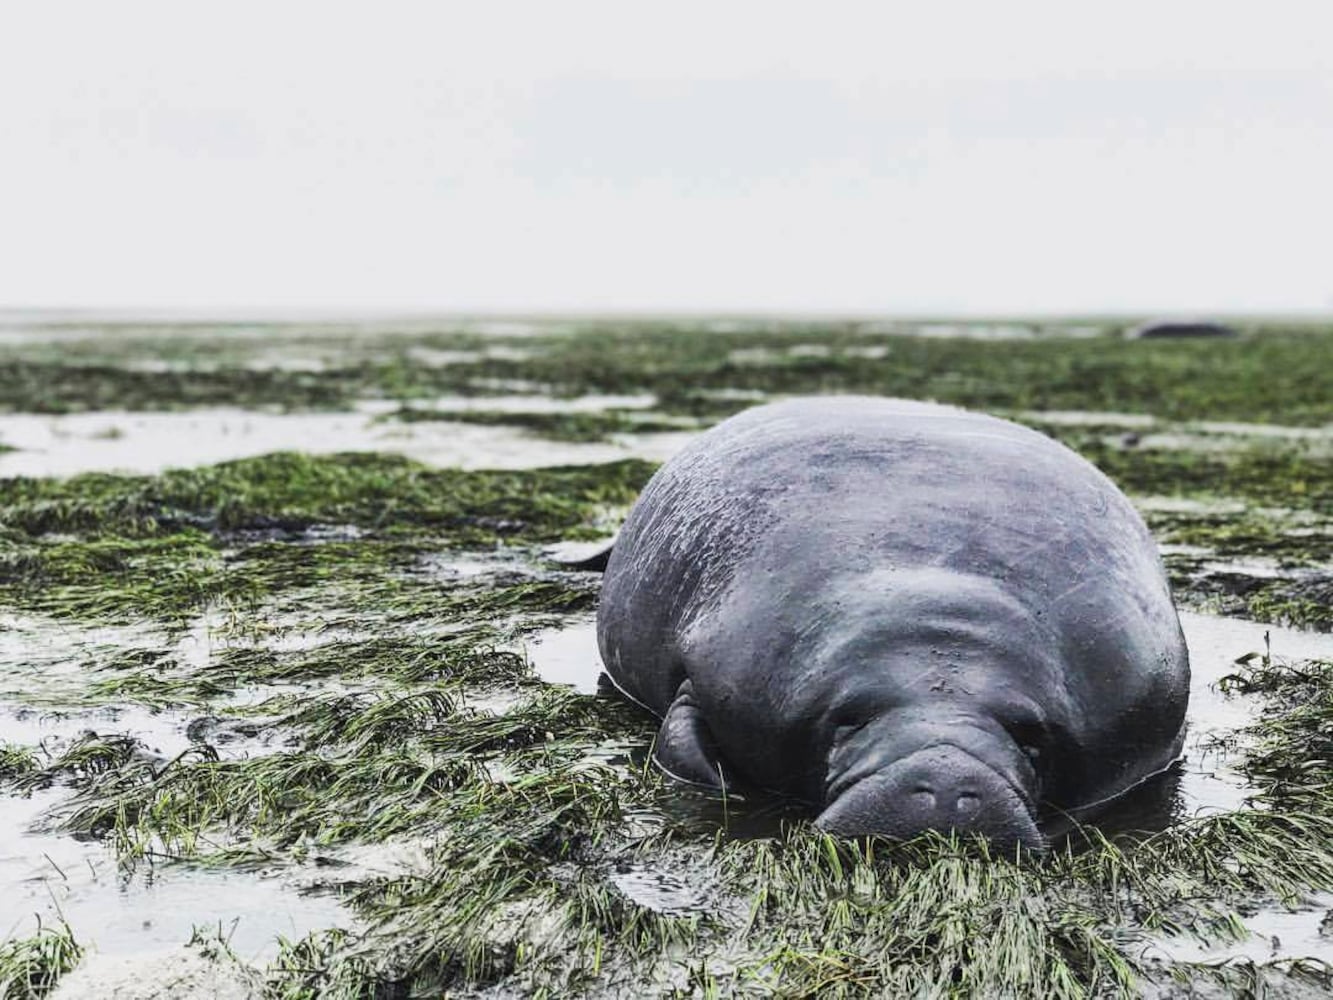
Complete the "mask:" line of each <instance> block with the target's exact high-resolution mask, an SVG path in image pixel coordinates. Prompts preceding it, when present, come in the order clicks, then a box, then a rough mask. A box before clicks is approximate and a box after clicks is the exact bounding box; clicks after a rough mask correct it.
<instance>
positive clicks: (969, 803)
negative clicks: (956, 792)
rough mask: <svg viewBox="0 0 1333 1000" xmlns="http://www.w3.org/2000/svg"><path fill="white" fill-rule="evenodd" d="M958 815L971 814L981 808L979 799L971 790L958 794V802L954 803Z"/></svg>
mask: <svg viewBox="0 0 1333 1000" xmlns="http://www.w3.org/2000/svg"><path fill="white" fill-rule="evenodd" d="M955 808H956V809H957V810H958V815H959V816H971V815H972V814H973V813H975V812H976V811H977V810H978V809H980V808H981V799H979V798H978V797H977V796H976V795H974V794H973V793H971V792H964V793H963V794H962V795H960V796H958V802H957V803H956V805H955Z"/></svg>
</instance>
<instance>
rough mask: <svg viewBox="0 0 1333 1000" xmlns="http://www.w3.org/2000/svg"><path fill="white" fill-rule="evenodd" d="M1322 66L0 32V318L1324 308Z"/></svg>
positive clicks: (397, 36)
mask: <svg viewBox="0 0 1333 1000" xmlns="http://www.w3.org/2000/svg"><path fill="white" fill-rule="evenodd" d="M650 12H651V13H650ZM1330 53H1333V4H1330V3H1328V0H1311V2H1283V0H1269V2H1267V3H1262V4H1260V3H1254V2H1248V0H1247V2H1244V3H1239V2H1231V0H1209V2H1196V0H1151V2H1137V0H1129V2H1127V0H1119V2H1117V3H1114V4H1090V3H1070V2H1068V0H1060V2H1050V3H1045V2H1021V0H1000V2H997V0H983V2H974V3H949V2H933V3H929V4H926V3H911V4H907V3H890V2H883V0H881V2H877V3H838V2H828V0H825V2H819V3H815V2H810V0H807V2H805V3H800V4H788V3H778V2H773V0H768V2H754V3H751V2H738V0H711V2H708V3H691V2H680V0H675V2H672V3H670V4H665V3H659V4H651V5H650V4H646V3H633V2H626V0H621V2H616V3H586V2H577V0H558V2H554V0H542V2H532V3H518V2H514V3H503V2H492V3H446V2H431V3H394V2H378V3H369V2H366V3H360V4H355V5H352V4H338V3H331V2H328V0H322V2H315V3H303V2H295V0H284V2H276V0H268V2H264V3H247V2H238V0H227V2H217V3H211V4H204V3H182V2H179V0H174V2H164V3H142V2H132V0H117V2H114V3H108V2H106V0H92V2H81V3H80V2H60V0H42V2H41V3H18V2H14V3H6V4H4V5H3V6H0V306H58V307H157V308H203V309H208V308H229V309H259V310H262V309H270V310H271V309H288V308H306V309H357V310H372V311H373V310H452V311H457V310H462V311H472V310H494V311H510V312H529V311H547V310H555V311H571V310H572V311H591V310H636V311H658V310H673V311H679V310H684V311H734V310H740V311H754V310H759V311H768V312H771V311H834V312H854V313H867V312H869V313H909V312H958V313H962V312H967V313H1032V312H1039V313H1059V312H1100V311H1116V312H1139V311H1185V312H1191V311H1199V312H1207V311H1320V310H1322V311H1327V310H1330V309H1333V55H1330Z"/></svg>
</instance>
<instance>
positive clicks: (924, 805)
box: [911, 785, 935, 809]
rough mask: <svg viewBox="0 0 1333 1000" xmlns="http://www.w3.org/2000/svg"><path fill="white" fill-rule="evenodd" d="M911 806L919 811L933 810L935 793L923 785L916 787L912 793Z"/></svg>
mask: <svg viewBox="0 0 1333 1000" xmlns="http://www.w3.org/2000/svg"><path fill="white" fill-rule="evenodd" d="M911 798H912V804H913V805H915V806H917V807H918V808H921V809H934V808H935V793H934V792H932V791H931V790H930V789H929V788H927V787H926V786H925V785H918V786H917V787H916V788H915V789H913V791H912V796H911Z"/></svg>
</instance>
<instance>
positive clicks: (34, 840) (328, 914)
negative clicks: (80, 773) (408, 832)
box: [0, 789, 351, 961]
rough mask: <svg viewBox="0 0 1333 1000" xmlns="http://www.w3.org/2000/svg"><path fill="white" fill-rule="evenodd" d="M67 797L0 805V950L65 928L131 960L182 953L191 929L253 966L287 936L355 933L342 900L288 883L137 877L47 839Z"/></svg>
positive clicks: (58, 793)
mask: <svg viewBox="0 0 1333 1000" xmlns="http://www.w3.org/2000/svg"><path fill="white" fill-rule="evenodd" d="M67 795H68V791H67V790H65V789H49V790H46V791H40V792H35V793H33V795H31V796H30V797H28V798H16V797H14V796H5V797H3V798H0V807H3V810H4V812H3V820H2V821H0V900H3V905H0V940H5V939H6V938H8V937H24V936H27V935H29V934H32V933H35V932H36V930H37V929H38V927H39V926H51V925H52V924H53V923H56V922H58V921H59V920H60V919H61V918H63V919H64V920H65V921H66V922H67V923H68V924H69V926H70V927H71V928H72V929H73V931H74V935H75V938H76V939H77V940H78V941H79V942H80V943H81V944H84V945H93V946H95V947H96V949H97V950H98V951H100V952H102V953H103V954H110V955H128V954H137V953H140V952H147V951H153V950H156V949H160V948H164V947H168V946H177V945H180V944H182V943H183V941H184V940H185V939H186V938H188V937H189V929H190V928H191V927H201V928H202V927H210V926H211V927H213V928H215V929H216V928H221V931H222V935H223V937H227V936H230V938H231V943H232V947H233V948H234V949H235V951H236V952H237V954H238V955H240V956H241V957H242V958H246V959H248V960H252V961H253V960H265V959H268V958H271V957H272V956H273V955H275V954H276V953H277V950H278V942H277V939H276V935H278V934H282V935H284V936H286V937H288V938H293V937H300V936H302V935H304V934H306V933H309V932H310V931H312V930H318V929H320V928H324V927H331V926H339V925H341V926H348V925H349V924H350V923H351V918H350V915H349V914H348V913H347V911H345V910H344V909H343V908H342V907H341V906H340V905H339V903H338V901H337V900H336V899H334V898H332V897H331V896H328V895H315V894H303V893H301V892H298V891H297V889H296V888H294V887H293V886H292V885H290V884H288V882H287V881H286V880H284V879H283V878H282V877H275V876H270V877H264V876H261V875H259V874H256V873H253V872H240V871H234V870H221V869H219V870H210V869H207V868H202V867H197V866H190V865H181V864H172V865H168V866H158V867H150V866H141V867H140V868H139V869H138V870H137V871H136V872H135V873H133V874H132V875H127V874H125V873H123V872H121V871H120V870H119V869H118V868H117V864H116V859H115V856H114V854H113V853H112V851H111V850H110V849H109V848H107V847H105V846H104V845H102V844H100V843H95V842H89V841H80V840H76V839H75V838H73V837H69V836H65V835H63V834H58V833H51V832H42V831H41V829H40V828H41V827H42V826H43V825H44V816H45V813H46V812H47V810H49V809H51V808H52V807H55V806H57V804H58V803H59V801H60V800H61V799H63V798H65V797H66V796H67Z"/></svg>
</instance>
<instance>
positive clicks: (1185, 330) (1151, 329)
mask: <svg viewBox="0 0 1333 1000" xmlns="http://www.w3.org/2000/svg"><path fill="white" fill-rule="evenodd" d="M1235 335H1236V331H1235V330H1234V329H1232V328H1231V327H1229V326H1227V325H1225V324H1224V323H1215V322H1213V321H1212V320H1206V319H1156V320H1149V321H1148V322H1146V323H1140V324H1139V325H1138V326H1134V327H1130V328H1129V329H1127V330H1125V339H1126V340H1166V339H1175V338H1186V339H1193V338H1198V337H1234V336H1235Z"/></svg>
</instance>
